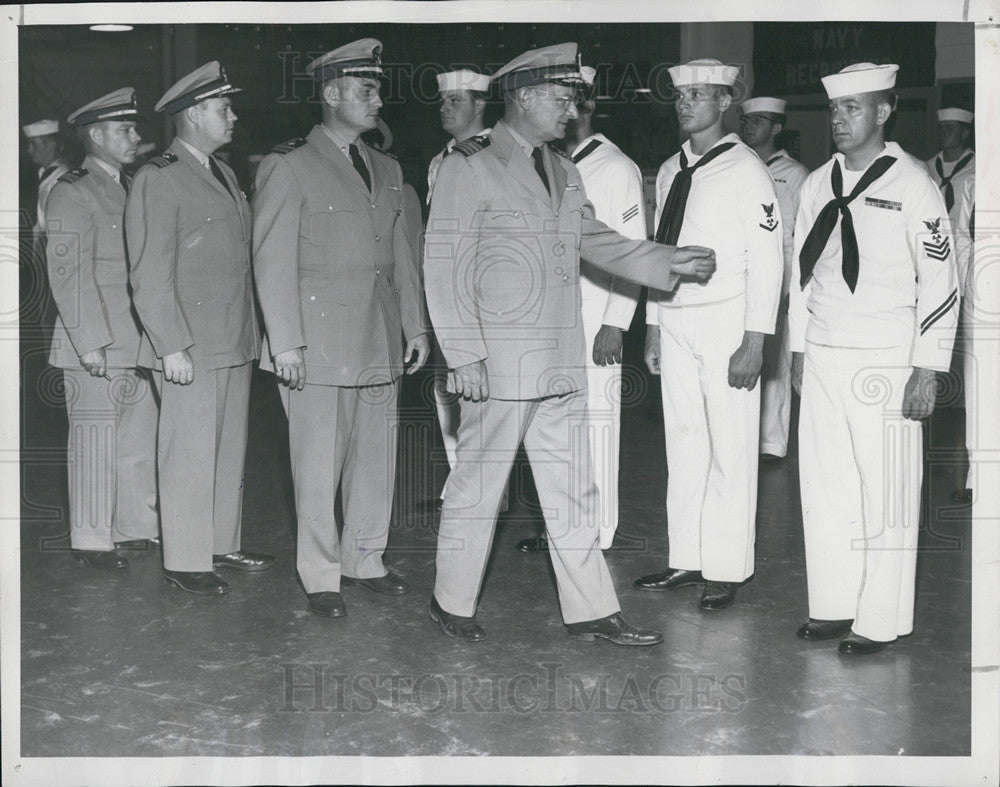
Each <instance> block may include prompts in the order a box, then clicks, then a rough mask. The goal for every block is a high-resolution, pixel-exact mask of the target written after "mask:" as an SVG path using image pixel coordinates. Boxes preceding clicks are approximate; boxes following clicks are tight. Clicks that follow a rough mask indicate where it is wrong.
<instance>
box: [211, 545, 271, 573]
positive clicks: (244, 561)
mask: <svg viewBox="0 0 1000 787" xmlns="http://www.w3.org/2000/svg"><path fill="white" fill-rule="evenodd" d="M277 562H278V559H277V558H275V557H271V555H265V554H263V553H261V552H244V551H243V550H242V549H240V550H237V551H236V552H230V553H229V554H228V555H212V566H213V567H215V568H218V567H220V566H224V567H225V568H238V569H240V570H241V571H265V570H267V569H269V568H270V567H271V566H273V565H274V564H275V563H277Z"/></svg>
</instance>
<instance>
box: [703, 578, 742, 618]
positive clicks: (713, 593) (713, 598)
mask: <svg viewBox="0 0 1000 787" xmlns="http://www.w3.org/2000/svg"><path fill="white" fill-rule="evenodd" d="M734 601H736V583H735V582H712V581H711V580H709V581H708V582H706V583H705V590H704V591H702V594H701V601H699V602H698V609H707V610H709V611H710V612H714V611H715V610H717V609H725V608H726V607H728V606H729V605H730V604H732V603H733V602H734Z"/></svg>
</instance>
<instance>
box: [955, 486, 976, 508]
mask: <svg viewBox="0 0 1000 787" xmlns="http://www.w3.org/2000/svg"><path fill="white" fill-rule="evenodd" d="M951 501H952V502H953V503H965V504H966V505H968V504H969V503H971V502H972V490H971V489H956V490H955V491H954V492H952V493H951Z"/></svg>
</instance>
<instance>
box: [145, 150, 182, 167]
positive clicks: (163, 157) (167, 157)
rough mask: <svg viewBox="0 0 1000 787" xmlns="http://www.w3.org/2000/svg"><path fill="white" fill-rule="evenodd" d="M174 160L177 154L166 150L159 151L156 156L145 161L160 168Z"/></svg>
mask: <svg viewBox="0 0 1000 787" xmlns="http://www.w3.org/2000/svg"><path fill="white" fill-rule="evenodd" d="M175 161H177V155H176V154H174V153H171V152H170V151H169V150H168V151H167V152H166V153H161V154H160V155H159V156H157V157H156V158H151V159H150V160H149V161H147V162H146V163H147V164H152V165H153V166H154V167H159V168H160V169H163V168H164V167H168V166H170V165H171V164H173V163H174V162H175Z"/></svg>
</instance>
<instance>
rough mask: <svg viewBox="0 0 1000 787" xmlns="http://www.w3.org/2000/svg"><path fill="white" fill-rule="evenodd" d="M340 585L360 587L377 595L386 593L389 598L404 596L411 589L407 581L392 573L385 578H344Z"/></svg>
mask: <svg viewBox="0 0 1000 787" xmlns="http://www.w3.org/2000/svg"><path fill="white" fill-rule="evenodd" d="M340 584H341V585H343V586H346V587H352V586H354V585H360V586H361V587H363V588H368V589H369V590H372V591H374V592H376V593H385V594H386V595H388V596H402V595H403V594H404V593H406V592H407V591H409V589H410V586H409V585H408V584H407V582H406V580H405V579H403V578H402V577H401V576H399V575H398V574H394V573H393V572H391V571H390V572H389V573H387V574H386V575H385V576H382V577H369V578H368V579H360V578H358V577H343V576H342V577H341V578H340Z"/></svg>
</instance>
